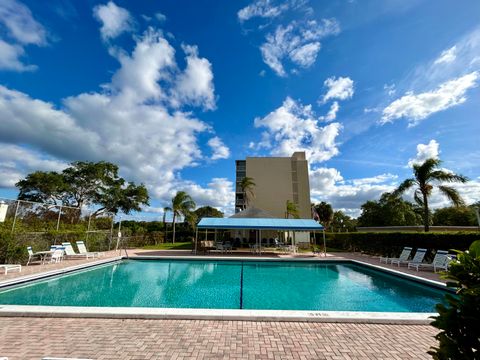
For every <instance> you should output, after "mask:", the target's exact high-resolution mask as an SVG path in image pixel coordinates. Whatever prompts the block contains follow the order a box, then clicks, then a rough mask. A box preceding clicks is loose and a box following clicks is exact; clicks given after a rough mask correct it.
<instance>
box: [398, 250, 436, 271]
mask: <svg viewBox="0 0 480 360" xmlns="http://www.w3.org/2000/svg"><path fill="white" fill-rule="evenodd" d="M426 253H427V249H417V251H416V252H415V256H414V257H413V259H412V260H402V259H400V258H398V259H393V260H391V261H390V264H392V265H393V264H397V265H398V266H399V267H400V265H402V264H409V263H421V262H422V261H423V258H424V257H425V254H426Z"/></svg>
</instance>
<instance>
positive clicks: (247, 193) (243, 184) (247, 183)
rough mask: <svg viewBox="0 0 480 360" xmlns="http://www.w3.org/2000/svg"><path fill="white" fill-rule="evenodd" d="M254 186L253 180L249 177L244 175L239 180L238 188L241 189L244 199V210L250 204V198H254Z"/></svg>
mask: <svg viewBox="0 0 480 360" xmlns="http://www.w3.org/2000/svg"><path fill="white" fill-rule="evenodd" d="M254 187H255V182H254V180H253V178H251V177H248V176H245V177H244V178H243V179H242V180H241V181H240V189H242V192H243V197H244V199H245V203H244V205H243V209H244V210H245V209H246V208H247V207H248V205H249V204H250V200H251V199H253V198H255V193H254V192H253V188H254Z"/></svg>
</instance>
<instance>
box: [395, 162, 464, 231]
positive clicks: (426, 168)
mask: <svg viewBox="0 0 480 360" xmlns="http://www.w3.org/2000/svg"><path fill="white" fill-rule="evenodd" d="M441 163H442V162H441V161H440V160H439V159H427V160H425V162H424V163H423V164H414V165H413V174H414V177H413V178H410V179H406V180H404V181H403V182H402V183H401V184H400V185H399V187H398V188H397V189H396V190H395V191H394V192H393V194H394V195H395V196H400V195H402V194H403V193H404V192H405V191H407V190H408V189H410V188H412V187H416V189H415V192H414V194H413V197H414V199H415V202H416V203H417V204H418V205H420V206H421V207H422V208H423V223H424V225H425V231H429V230H430V226H429V224H430V219H429V214H430V213H429V209H428V197H429V196H430V195H431V194H432V190H433V188H434V185H433V183H435V182H440V183H454V182H461V183H465V182H467V181H468V178H467V177H465V176H463V175H456V174H454V173H452V172H449V171H445V170H441V169H439V166H440V164H441ZM437 188H438V190H440V192H441V193H442V194H443V195H445V196H446V197H447V198H448V199H449V200H450V201H451V202H452V203H453V205H455V206H463V205H464V204H465V202H464V201H463V199H462V197H461V196H460V194H459V193H458V191H457V190H455V189H454V188H453V187H451V186H447V185H437Z"/></svg>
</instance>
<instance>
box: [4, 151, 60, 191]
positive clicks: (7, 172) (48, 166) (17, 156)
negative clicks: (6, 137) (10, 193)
mask: <svg viewBox="0 0 480 360" xmlns="http://www.w3.org/2000/svg"><path fill="white" fill-rule="evenodd" d="M0 148H1V151H0V173H1V174H2V176H0V187H6V188H8V187H13V186H15V183H17V182H18V181H19V180H21V179H22V178H23V176H24V175H25V174H26V173H29V172H32V171H36V170H44V171H59V170H62V169H63V168H65V165H66V163H65V162H62V161H59V160H56V159H54V158H49V157H46V158H45V157H41V156H39V154H37V153H36V152H35V151H32V150H29V149H25V148H23V147H20V146H18V145H13V144H5V143H0ZM19 164H21V166H20V167H19V166H18V165H19Z"/></svg>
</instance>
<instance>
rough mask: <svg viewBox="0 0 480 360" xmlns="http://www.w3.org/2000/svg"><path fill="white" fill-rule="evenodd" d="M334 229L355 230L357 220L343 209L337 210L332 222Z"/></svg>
mask: <svg viewBox="0 0 480 360" xmlns="http://www.w3.org/2000/svg"><path fill="white" fill-rule="evenodd" d="M331 226H332V229H333V231H350V232H351V231H355V228H356V226H357V220H356V219H352V218H351V217H350V216H348V215H346V214H345V213H344V212H343V211H340V210H338V211H335V212H334V213H333V221H332V223H331Z"/></svg>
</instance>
